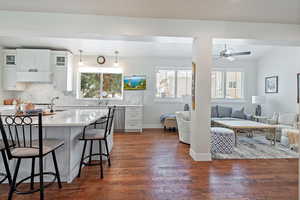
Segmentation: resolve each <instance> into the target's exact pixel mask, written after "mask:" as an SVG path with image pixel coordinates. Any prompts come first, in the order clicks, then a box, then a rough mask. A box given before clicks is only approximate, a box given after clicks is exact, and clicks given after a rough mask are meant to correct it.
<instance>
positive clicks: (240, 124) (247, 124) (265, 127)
mask: <svg viewBox="0 0 300 200" xmlns="http://www.w3.org/2000/svg"><path fill="white" fill-rule="evenodd" d="M212 122H213V124H215V125H217V126H221V127H225V128H229V129H232V130H233V131H234V136H235V139H234V140H235V146H237V136H238V134H239V133H241V132H244V131H270V132H271V133H272V135H273V140H271V144H273V145H275V144H276V127H275V126H274V125H269V124H264V123H260V122H254V121H250V120H218V119H212Z"/></svg>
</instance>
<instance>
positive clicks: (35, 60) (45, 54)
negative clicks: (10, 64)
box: [17, 49, 50, 72]
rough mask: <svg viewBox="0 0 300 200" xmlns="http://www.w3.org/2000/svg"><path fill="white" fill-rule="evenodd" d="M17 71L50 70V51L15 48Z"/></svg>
mask: <svg viewBox="0 0 300 200" xmlns="http://www.w3.org/2000/svg"><path fill="white" fill-rule="evenodd" d="M17 57H18V63H17V71H18V72H50V51H49V50H47V49H45V50H44V49H17Z"/></svg>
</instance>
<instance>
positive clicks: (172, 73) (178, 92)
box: [156, 69, 192, 99]
mask: <svg viewBox="0 0 300 200" xmlns="http://www.w3.org/2000/svg"><path fill="white" fill-rule="evenodd" d="M191 87H192V71H191V70H186V69H177V70H176V69H158V70H157V72H156V89H157V92H156V97H157V98H161V99H163V98H164V99H179V98H184V97H185V96H191Z"/></svg>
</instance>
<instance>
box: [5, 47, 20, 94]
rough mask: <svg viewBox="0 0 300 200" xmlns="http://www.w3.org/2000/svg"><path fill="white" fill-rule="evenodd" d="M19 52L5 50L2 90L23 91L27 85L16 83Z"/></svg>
mask: <svg viewBox="0 0 300 200" xmlns="http://www.w3.org/2000/svg"><path fill="white" fill-rule="evenodd" d="M16 74H17V52H16V50H10V49H5V50H3V68H2V88H3V90H11V91H22V90H24V89H25V84H23V83H18V82H17V81H16Z"/></svg>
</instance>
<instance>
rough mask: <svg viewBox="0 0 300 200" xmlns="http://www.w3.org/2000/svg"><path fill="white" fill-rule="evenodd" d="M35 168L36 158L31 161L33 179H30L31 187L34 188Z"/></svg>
mask: <svg viewBox="0 0 300 200" xmlns="http://www.w3.org/2000/svg"><path fill="white" fill-rule="evenodd" d="M34 168H35V158H32V161H31V179H30V189H31V190H33V189H34Z"/></svg>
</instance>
